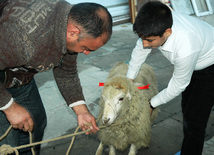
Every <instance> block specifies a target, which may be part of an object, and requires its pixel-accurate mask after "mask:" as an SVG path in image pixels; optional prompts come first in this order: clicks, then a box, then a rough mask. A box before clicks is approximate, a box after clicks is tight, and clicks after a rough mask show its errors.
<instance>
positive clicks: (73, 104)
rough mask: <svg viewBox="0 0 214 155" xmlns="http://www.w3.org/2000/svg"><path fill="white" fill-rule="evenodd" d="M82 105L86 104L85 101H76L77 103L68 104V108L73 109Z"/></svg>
mask: <svg viewBox="0 0 214 155" xmlns="http://www.w3.org/2000/svg"><path fill="white" fill-rule="evenodd" d="M82 104H86V103H85V101H83V100H80V101H77V102H74V103H72V104H70V105H69V107H70V108H72V107H75V106H78V105H82Z"/></svg>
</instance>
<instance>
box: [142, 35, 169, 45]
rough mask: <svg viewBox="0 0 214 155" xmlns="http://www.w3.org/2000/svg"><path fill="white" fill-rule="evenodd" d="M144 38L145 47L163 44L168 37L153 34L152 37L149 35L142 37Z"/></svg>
mask: <svg viewBox="0 0 214 155" xmlns="http://www.w3.org/2000/svg"><path fill="white" fill-rule="evenodd" d="M141 39H142V40H143V47H144V48H146V47H147V48H157V47H159V46H162V45H163V44H164V43H165V42H166V40H167V37H165V36H164V35H163V36H162V37H159V36H151V37H147V38H143V37H142V38H141Z"/></svg>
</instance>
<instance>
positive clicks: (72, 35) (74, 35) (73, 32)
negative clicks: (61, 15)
mask: <svg viewBox="0 0 214 155" xmlns="http://www.w3.org/2000/svg"><path fill="white" fill-rule="evenodd" d="M79 33H80V30H79V29H78V28H77V27H75V26H74V25H73V24H71V23H68V25H67V36H66V39H67V40H76V39H78V37H79Z"/></svg>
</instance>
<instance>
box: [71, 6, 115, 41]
mask: <svg viewBox="0 0 214 155" xmlns="http://www.w3.org/2000/svg"><path fill="white" fill-rule="evenodd" d="M69 16H70V17H71V20H72V21H74V22H76V23H77V24H78V25H81V26H82V27H83V29H84V30H85V31H86V33H87V34H89V35H91V36H92V37H94V38H97V37H99V36H101V35H102V34H103V33H107V35H108V38H110V37H111V34H112V17H111V14H110V13H109V12H108V11H107V9H106V8H105V7H103V6H102V5H100V4H96V3H79V4H76V5H74V6H73V7H72V8H71V11H70V13H69Z"/></svg>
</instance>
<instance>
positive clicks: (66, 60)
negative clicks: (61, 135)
mask: <svg viewBox="0 0 214 155" xmlns="http://www.w3.org/2000/svg"><path fill="white" fill-rule="evenodd" d="M5 4H6V5H5ZM0 6H1V8H2V9H1V10H0V15H1V16H0V40H1V41H0V81H1V82H0V118H1V119H0V134H3V133H4V132H5V131H6V129H7V128H8V127H9V126H10V124H11V125H12V126H13V128H14V129H13V130H12V132H11V133H10V134H9V135H8V136H7V138H6V139H4V140H3V141H1V142H0V144H5V143H6V144H10V145H12V146H17V145H23V144H26V143H28V133H27V132H26V131H33V134H34V141H40V140H42V136H43V132H44V128H45V126H46V114H45V110H44V107H43V104H42V101H41V98H40V95H39V93H38V88H37V86H36V84H35V81H34V79H33V76H34V75H35V74H36V73H38V72H42V71H45V70H50V69H53V72H54V77H55V80H56V82H57V85H58V87H59V90H60V92H61V94H62V96H63V97H64V99H65V101H66V102H67V104H68V106H69V107H71V108H72V109H73V110H74V112H75V113H76V115H77V118H78V124H79V126H81V129H82V130H87V129H88V128H90V129H91V132H94V133H96V131H97V130H99V129H98V127H97V126H96V122H95V118H94V117H93V115H91V114H90V112H89V111H88V109H87V106H86V104H85V101H84V97H83V93H82V88H81V85H80V80H79V78H78V73H77V68H76V64H77V62H76V59H77V54H78V53H84V54H86V55H88V54H89V53H90V52H91V51H95V50H97V49H98V48H99V47H101V46H103V45H104V44H105V43H106V42H107V41H108V40H109V39H110V37H111V34H112V18H111V15H110V14H109V12H108V11H107V9H106V8H105V7H103V6H101V5H99V4H95V3H81V4H77V5H74V6H71V5H70V4H69V3H68V2H66V1H63V0H57V1H50V0H31V1H19V0H14V1H8V2H7V1H2V2H1V3H0ZM88 123H89V124H91V126H90V127H89V126H87V125H86V124H88ZM91 132H88V133H87V134H89V133H91ZM38 150H39V149H38ZM38 152H39V151H38ZM20 153H21V154H31V153H30V151H29V149H25V150H21V151H20Z"/></svg>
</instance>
